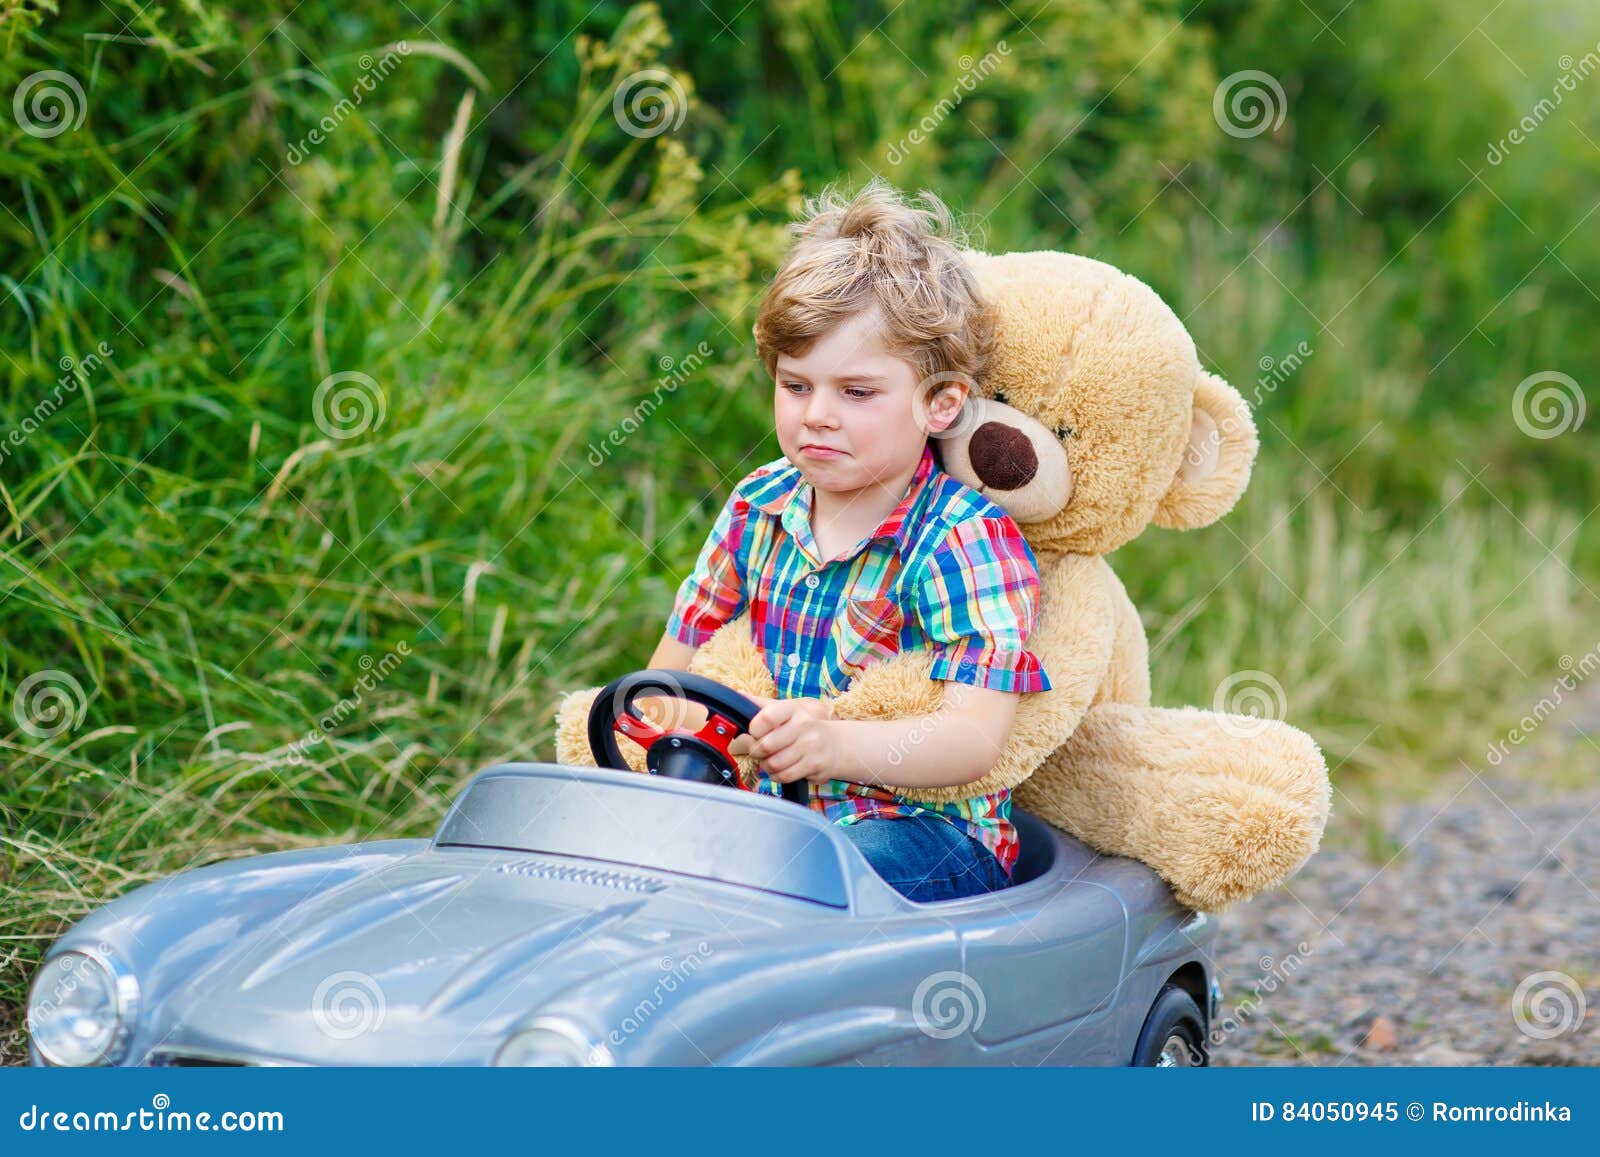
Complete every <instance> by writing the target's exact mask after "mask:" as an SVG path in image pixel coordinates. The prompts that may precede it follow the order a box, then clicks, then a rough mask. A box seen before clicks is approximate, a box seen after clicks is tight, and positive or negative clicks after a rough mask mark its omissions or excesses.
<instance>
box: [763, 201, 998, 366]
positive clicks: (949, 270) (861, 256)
mask: <svg viewBox="0 0 1600 1157" xmlns="http://www.w3.org/2000/svg"><path fill="white" fill-rule="evenodd" d="M919 197H920V199H921V201H922V206H921V207H916V206H914V205H911V204H908V203H907V202H906V200H905V198H904V197H903V196H902V195H901V193H900V192H899V191H898V190H896V189H895V188H894V186H892V185H890V184H889V183H888V182H887V181H884V180H883V179H882V178H881V177H874V178H873V179H872V181H870V182H869V183H868V184H867V185H866V186H865V187H864V188H863V189H861V191H860V192H858V193H856V195H855V196H854V197H851V198H848V199H846V198H845V197H844V196H843V195H842V194H840V193H839V192H838V191H837V190H836V189H833V188H829V189H826V190H824V191H823V193H822V194H821V195H820V196H818V197H814V198H811V199H808V200H807V201H806V204H805V212H804V213H803V215H802V216H801V217H800V219H799V220H797V221H795V222H794V223H793V224H791V225H790V226H789V232H790V234H791V235H792V236H793V237H794V239H795V240H794V244H793V247H792V248H791V249H790V251H789V253H788V255H787V256H786V257H785V258H784V261H783V264H782V265H781V266H780V267H779V269H778V273H777V276H776V277H774V278H773V280H772V284H771V285H770V286H768V287H767V292H766V294H765V296H763V298H762V300H761V308H760V310H759V311H758V312H757V314H756V324H755V338H756V350H757V352H758V353H759V354H760V355H761V361H762V364H764V365H765V366H766V368H767V373H768V374H776V373H777V366H778V357H779V355H788V356H790V357H798V356H800V355H802V354H804V353H805V352H806V351H807V350H808V349H810V348H811V345H812V343H813V342H815V341H816V340H817V339H818V338H819V337H821V336H822V335H823V334H825V333H827V332H828V331H829V330H831V329H832V328H833V327H834V326H836V325H838V324H839V323H840V322H842V321H844V320H845V319H847V318H850V317H853V316H855V315H856V314H858V313H861V312H862V311H864V310H868V309H871V308H873V307H874V306H876V307H877V309H878V311H879V316H880V317H881V318H882V336H883V340H884V345H885V346H886V347H887V349H888V350H889V352H890V353H892V354H893V355H894V356H895V357H898V358H901V359H903V360H904V361H906V362H909V363H910V364H911V365H912V366H913V367H914V368H915V369H916V371H917V376H918V378H919V379H921V380H922V381H923V382H929V379H933V381H932V382H931V383H930V384H931V385H933V386H937V385H938V384H940V383H942V382H945V381H948V380H950V378H951V377H961V378H964V379H966V381H967V383H968V385H969V387H970V386H973V385H975V384H976V382H977V380H978V379H979V378H981V377H982V376H983V374H984V371H985V370H986V369H987V368H988V365H989V358H990V355H991V351H992V349H993V346H994V316H993V310H992V308H991V306H990V304H989V302H988V301H987V299H986V298H985V297H984V296H983V293H982V291H981V290H980V289H979V288H978V283H977V279H976V278H975V277H974V276H973V274H972V270H971V268H970V267H969V266H968V265H967V262H966V260H965V259H964V258H963V257H962V255H961V246H962V244H963V241H964V239H963V238H962V237H961V236H960V233H959V231H958V229H957V227H956V224H955V220H954V215H953V214H952V213H951V211H950V209H949V207H948V206H947V205H945V203H944V202H943V201H941V200H940V199H939V198H938V197H937V196H935V195H934V194H933V193H930V192H928V191H927V190H923V191H922V192H921V193H920V194H919ZM930 392H931V391H930Z"/></svg>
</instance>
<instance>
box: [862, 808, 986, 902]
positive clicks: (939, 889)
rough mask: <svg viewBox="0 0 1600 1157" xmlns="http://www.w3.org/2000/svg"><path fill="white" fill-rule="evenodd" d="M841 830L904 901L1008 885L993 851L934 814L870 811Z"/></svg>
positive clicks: (972, 893) (951, 896) (969, 893)
mask: <svg viewBox="0 0 1600 1157" xmlns="http://www.w3.org/2000/svg"><path fill="white" fill-rule="evenodd" d="M840 830H841V831H842V832H843V833H844V835H845V838H847V839H848V840H849V841H850V842H851V843H852V844H854V845H855V846H856V850H857V851H859V852H860V853H861V854H862V855H863V856H865V857H866V860H867V863H869V864H871V865H872V867H873V870H874V871H876V872H877V873H878V875H880V876H882V877H883V879H884V882H885V883H887V884H888V885H889V886H890V887H891V888H893V889H894V890H895V891H896V892H899V893H900V894H901V895H902V896H904V897H905V898H906V899H908V900H916V901H919V902H926V901H928V900H953V899H955V898H957V897H958V896H979V895H982V894H983V893H984V892H997V891H999V890H1000V889H1001V888H1008V887H1010V886H1011V877H1010V876H1008V875H1006V870H1005V869H1004V868H1002V867H1001V866H1000V861H999V860H997V859H995V858H994V853H993V852H991V851H990V850H989V849H988V848H986V847H984V846H983V845H982V844H980V843H979V842H978V841H977V840H975V839H973V838H972V837H971V836H969V835H967V833H966V832H964V831H962V830H961V829H960V828H958V827H956V826H955V824H953V823H951V822H950V821H948V820H944V819H940V818H939V817H938V816H902V817H898V818H893V817H886V816H870V817H868V818H866V819H859V820H856V821H855V822H853V823H848V824H843V825H841V826H840Z"/></svg>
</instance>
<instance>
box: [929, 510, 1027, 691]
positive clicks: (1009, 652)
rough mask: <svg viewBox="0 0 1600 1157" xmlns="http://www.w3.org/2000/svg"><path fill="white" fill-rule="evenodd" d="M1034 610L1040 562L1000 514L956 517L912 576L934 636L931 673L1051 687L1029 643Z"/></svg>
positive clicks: (1017, 686) (1001, 685) (985, 683)
mask: <svg viewBox="0 0 1600 1157" xmlns="http://www.w3.org/2000/svg"><path fill="white" fill-rule="evenodd" d="M1038 609H1039V566H1038V563H1037V562H1036V561H1035V560H1034V557H1033V551H1032V550H1031V549H1030V548H1029V546H1028V542H1027V540H1026V539H1025V538H1023V537H1022V532H1021V531H1020V530H1019V529H1017V524H1016V523H1015V522H1013V521H1012V520H1011V519H1010V518H1009V517H1007V516H1005V515H1003V514H1002V515H999V516H991V515H979V516H976V517H973V518H968V519H966V520H964V521H962V522H960V523H957V524H956V525H955V526H954V527H952V528H951V529H950V532H949V534H947V535H946V537H945V540H944V541H943V542H942V543H940V545H939V547H938V549H937V550H935V551H934V553H933V557H932V558H931V559H930V560H929V563H928V566H927V568H926V570H925V572H924V574H923V575H922V577H921V578H920V579H919V580H918V583H917V614H918V617H919V619H920V620H921V624H922V629H923V630H924V631H925V632H926V633H927V635H928V637H929V639H930V640H931V643H932V650H933V656H934V658H933V670H932V672H931V677H932V678H934V679H949V680H953V681H954V682H957V683H970V684H971V685H973V686H975V687H987V688H990V689H993V690H997V691H1011V692H1018V693H1021V692H1026V691H1048V690H1050V678H1049V676H1048V675H1047V674H1046V673H1045V670H1044V666H1043V665H1042V664H1041V663H1040V662H1039V659H1038V657H1037V656H1035V655H1034V654H1033V652H1031V651H1029V650H1028V649H1027V641H1028V636H1029V635H1030V634H1031V633H1032V632H1033V626H1034V621H1035V619H1036V617H1037V615H1038Z"/></svg>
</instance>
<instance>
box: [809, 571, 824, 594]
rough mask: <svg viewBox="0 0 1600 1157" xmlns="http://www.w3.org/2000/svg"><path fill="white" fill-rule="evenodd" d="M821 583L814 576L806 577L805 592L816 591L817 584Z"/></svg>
mask: <svg viewBox="0 0 1600 1157" xmlns="http://www.w3.org/2000/svg"><path fill="white" fill-rule="evenodd" d="M821 581H822V580H821V579H819V578H818V577H817V576H816V575H814V574H808V575H806V589H807V590H813V591H814V590H816V589H817V584H818V583H820V582H821Z"/></svg>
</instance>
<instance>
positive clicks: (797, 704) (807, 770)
mask: <svg viewBox="0 0 1600 1157" xmlns="http://www.w3.org/2000/svg"><path fill="white" fill-rule="evenodd" d="M752 698H757V701H758V702H760V703H762V708H761V712H760V713H759V714H758V715H757V716H756V717H755V719H753V720H752V721H751V723H750V737H751V739H752V740H754V742H753V744H752V745H751V747H750V754H751V755H752V756H753V757H755V759H756V760H757V761H758V762H759V763H760V764H761V766H762V767H763V768H765V769H766V772H767V775H768V776H769V777H770V778H772V779H774V780H776V781H777V782H779V783H793V782H794V781H795V780H798V779H805V780H809V781H811V782H812V783H826V782H827V781H828V780H830V779H833V778H835V777H836V775H837V772H838V768H839V765H840V757H841V751H840V745H839V733H838V728H837V727H836V726H835V724H834V721H833V706H832V704H830V703H829V702H828V700H826V699H764V698H759V697H754V696H753V697H752Z"/></svg>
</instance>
